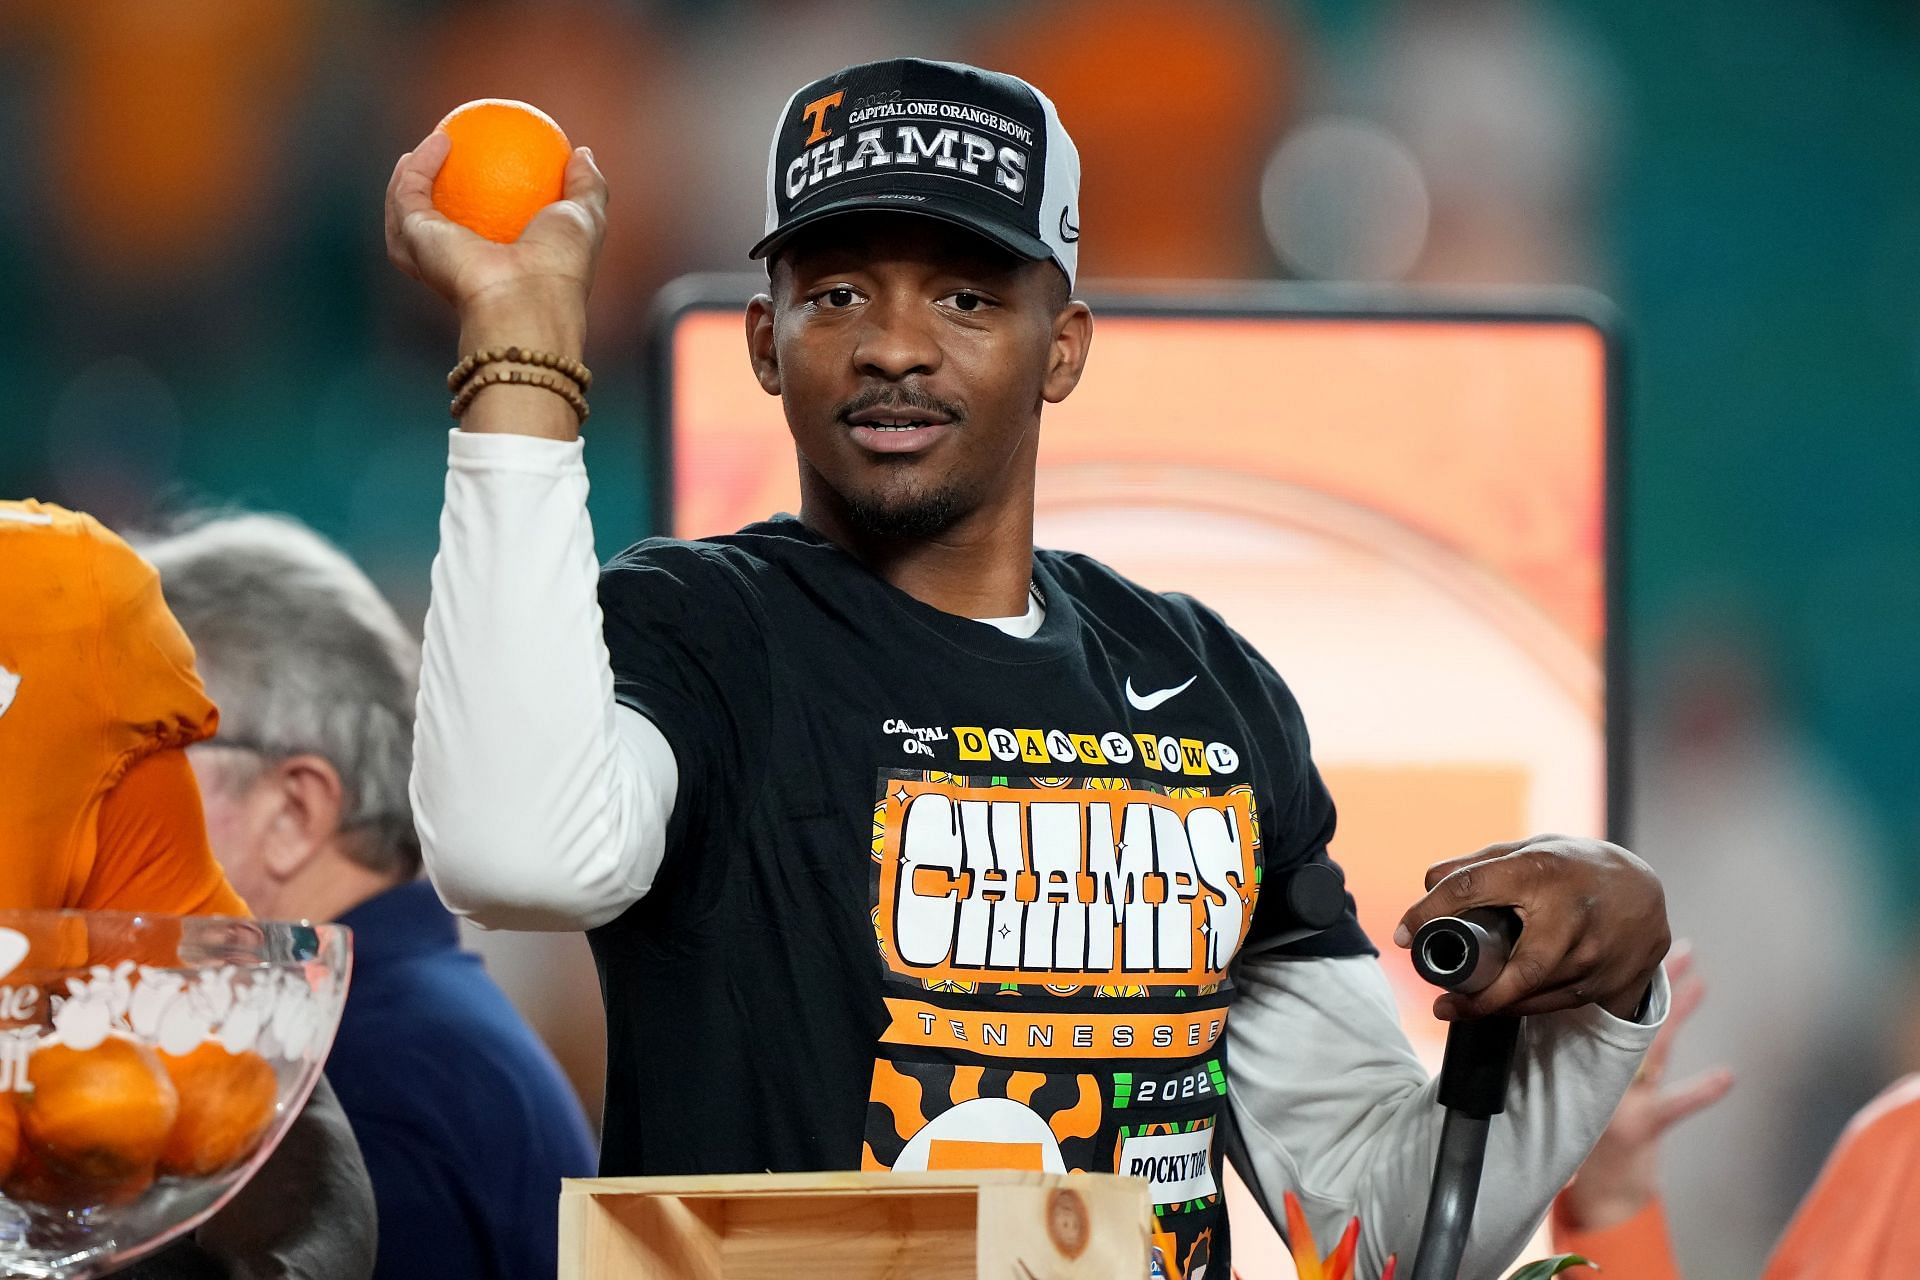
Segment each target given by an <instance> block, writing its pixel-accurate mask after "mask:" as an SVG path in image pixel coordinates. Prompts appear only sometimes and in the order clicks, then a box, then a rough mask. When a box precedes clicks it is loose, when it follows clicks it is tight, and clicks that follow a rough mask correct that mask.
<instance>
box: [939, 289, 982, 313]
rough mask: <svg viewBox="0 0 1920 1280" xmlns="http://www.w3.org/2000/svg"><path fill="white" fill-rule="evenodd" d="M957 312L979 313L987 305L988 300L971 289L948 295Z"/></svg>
mask: <svg viewBox="0 0 1920 1280" xmlns="http://www.w3.org/2000/svg"><path fill="white" fill-rule="evenodd" d="M947 300H948V301H949V302H951V303H952V304H953V309H954V310H955V311H978V310H980V309H981V308H983V307H985V306H986V305H987V300H986V299H985V298H983V297H981V296H980V295H979V294H977V293H975V292H973V291H972V290H971V289H959V290H956V291H954V292H953V293H950V294H948V295H947Z"/></svg>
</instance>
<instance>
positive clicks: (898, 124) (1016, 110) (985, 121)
mask: <svg viewBox="0 0 1920 1280" xmlns="http://www.w3.org/2000/svg"><path fill="white" fill-rule="evenodd" d="M1079 194H1080V153H1079V151H1078V150H1077V149H1076V148H1075V147H1074V145H1073V140H1072V139H1071V138H1069V137H1068V136H1067V131H1066V129H1065V128H1063V127H1062V126H1061V124H1060V116H1059V113H1058V112H1057V111H1055V110H1054V106H1053V103H1052V102H1050V101H1049V100H1048V99H1047V96H1046V95H1045V94H1043V93H1041V92H1040V91H1039V90H1038V89H1036V88H1034V87H1033V86H1032V85H1030V84H1028V83H1027V82H1026V81H1024V80H1020V79H1017V78H1015V77H1013V76H1010V75H1004V74H1001V73H1000V72H996V71H983V70H981V69H980V68H979V67H970V66H966V65H965V64H963V63H958V62H930V61H927V60H925V59H922V58H889V59H886V60H884V61H881V62H866V63H862V64H860V65H859V66H855V67H847V68H845V69H844V70H841V71H838V72H835V73H834V74H833V75H830V76H827V77H825V78H824V79H820V80H816V81H814V82H813V83H812V84H809V85H806V86H803V87H802V88H801V89H800V90H799V91H798V92H796V93H795V94H794V95H793V96H792V97H790V98H788V99H787V102H786V105H785V106H783V107H782V108H781V109H780V119H779V122H778V123H777V124H776V125H775V127H774V134H773V151H772V154H771V155H769V156H768V157H767V222H766V234H765V236H763V237H762V239H761V240H760V243H758V244H756V245H755V246H754V247H753V256H754V257H756V258H764V257H767V256H768V255H770V254H773V253H777V252H778V251H779V249H780V246H781V245H782V244H784V243H785V242H786V240H787V237H789V236H791V235H792V234H793V233H794V232H796V231H798V230H800V229H801V228H802V227H807V226H812V225H814V224H815V223H819V222H822V221H825V220H827V219H829V218H835V217H838V216H840V215H841V214H846V213H855V212H871V211H875V210H884V211H888V212H892V213H901V214H914V215H919V216H922V217H930V218H938V219H940V220H942V221H945V222H949V223H955V224H957V225H959V226H963V227H965V228H967V229H968V230H970V231H974V232H977V233H978V234H980V235H982V236H984V237H986V238H987V239H989V240H991V241H993V242H994V243H995V244H998V245H999V246H1001V247H1002V248H1003V249H1006V250H1008V251H1009V252H1011V253H1013V254H1016V255H1017V256H1019V257H1022V258H1026V259H1029V260H1035V261H1048V260H1050V261H1052V262H1053V263H1054V264H1055V265H1056V266H1058V267H1059V268H1060V270H1061V272H1062V273H1064V274H1065V275H1066V277H1067V284H1068V286H1069V287H1071V286H1072V284H1073V279H1074V271H1075V268H1076V266H1077V265H1078V261H1079V239H1080V228H1079V226H1078V225H1077V222H1076V220H1075V218H1074V216H1073V214H1074V210H1075V205H1076V204H1077V202H1078V200H1079Z"/></svg>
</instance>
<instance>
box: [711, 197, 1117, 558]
mask: <svg viewBox="0 0 1920 1280" xmlns="http://www.w3.org/2000/svg"><path fill="white" fill-rule="evenodd" d="M771 287H772V298H771V300H770V301H768V300H756V302H755V304H754V307H753V308H752V309H750V310H749V313H748V339H749V345H750V347H751V349H752V354H753V356H754V364H755V370H756V373H757V374H758V375H759V377H760V381H761V384H762V386H764V387H766V389H767V390H768V391H770V392H774V393H776V394H778V395H779V396H780V397H781V400H782V402H783V404H784V406H785V409H786V416H787V425H788V427H789V429H790V430H791V431H792V432H793V437H794V442H795V444H796V445H797V446H798V449H799V453H800V460H801V485H802V491H803V493H804V494H805V495H806V500H807V501H808V502H809V503H810V504H811V503H815V502H824V503H826V504H828V505H830V506H832V507H834V508H836V509H837V510H836V512H835V514H836V516H837V517H839V518H842V519H845V520H846V521H847V522H848V523H849V524H851V525H852V526H854V528H856V529H857V530H859V531H862V532H865V533H868V534H875V535H880V536H883V537H902V538H930V537H934V536H936V535H938V534H941V533H943V532H945V531H947V530H948V529H950V528H951V527H953V526H954V525H955V524H957V523H959V522H961V521H962V520H965V519H967V518H968V517H970V516H973V515H974V514H976V513H977V512H980V511H981V510H982V509H983V508H991V507H994V506H995V505H997V504H1006V503H1024V504H1025V505H1026V507H1027V508H1028V509H1029V510H1030V508H1031V505H1032V472H1033V460H1034V457H1035V456H1036V453H1035V451H1036V446H1037V441H1038V433H1039V425H1040V407H1041V405H1042V403H1043V402H1045V401H1048V400H1058V399H1060V398H1062V397H1064V396H1065V394H1066V393H1067V392H1068V391H1070V390H1071V389H1072V385H1073V382H1075V381H1077V379H1078V376H1079V367H1080V361H1081V360H1082V359H1083V358H1084V352H1085V340H1086V332H1087V327H1088V326H1087V324H1086V323H1085V320H1086V309H1085V308H1084V307H1082V306H1080V305H1079V304H1077V303H1075V304H1071V305H1069V304H1068V303H1067V297H1066V282H1065V279H1064V277H1062V276H1061V275H1060V273H1059V270H1058V268H1056V267H1055V266H1053V265H1052V264H1051V263H1048V262H1025V261H1022V260H1020V259H1018V258H1015V257H1014V256H1013V255H1011V254H1009V253H1007V252H1006V251H1004V250H1002V249H1000V248H998V247H996V246H994V245H993V244H991V243H990V242H988V241H986V240H984V239H982V238H980V237H979V236H977V235H974V234H973V233H971V232H969V231H966V230H963V229H961V228H959V227H954V226H950V225H948V224H946V223H944V222H940V221H938V220H935V219H932V218H927V217H919V216H913V215H903V214H886V213H881V214H849V215H847V216H844V217H839V218H832V219H828V220H827V221H826V222H823V223H821V224H820V225H819V226H818V227H815V228H811V229H809V230H807V231H803V232H802V233H800V234H799V235H796V236H795V237H794V239H793V240H792V241H790V242H789V243H788V244H787V246H786V247H785V248H783V249H782V250H781V251H780V254H779V256H778V259H777V260H776V262H775V264H774V268H773V274H772V286H771ZM1063 330H1064V331H1066V332H1065V333H1064V335H1063Z"/></svg>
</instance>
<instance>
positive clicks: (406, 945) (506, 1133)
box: [142, 514, 595, 1280]
mask: <svg viewBox="0 0 1920 1280" xmlns="http://www.w3.org/2000/svg"><path fill="white" fill-rule="evenodd" d="M142 551H143V552H144V553H145V554H146V556H147V558H148V559H149V560H151V561H152V562H153V564H154V566H155V567H156V568H157V569H159V571H160V579H161V589H162V591H163V593H164V594H165V596H166V600H167V603H168V605H169V606H171V608H172V610H173V612H174V614H175V616H177V617H178V618H179V620H180V625H181V626H182V628H184V629H185V631H186V633H187V636H188V638H189V639H191V640H192V642H193V645H194V649H195V651H196V653H197V655H198V661H199V667H200V672H201V676H202V679H203V680H204V681H205V682H206V686H207V690H208V692H209V693H210V694H212V696H213V698H214V701H215V702H216V703H217V704H218V705H219V707H220V732H219V733H218V735H216V736H215V737H214V738H212V739H210V740H209V741H207V742H204V743H200V744H198V745H197V746H196V748H195V750H194V751H192V752H191V753H190V758H191V760H192V763H193V767H194V772H195V775H196V777H197V778H198V779H199V781H200V788H201V794H202V797H203V799H204V801H205V804H206V814H207V832H208V835H209V837H210V838H211V841H212V844H213V850H214V854H215V856H216V857H217V858H218V859H219V861H220V863H221V865H222V866H223V867H224V868H225V869H226V873H227V876H228V878H229V879H230V880H231V881H232V883H233V886H234V888H235V889H236V890H238V891H239V893H240V894H241V896H242V897H244V898H245V899H246V900H247V902H248V905H249V906H251V907H252V908H253V910H254V911H255V912H257V913H258V914H260V915H262V916H269V917H277V918H303V917H304V918H311V919H325V918H331V919H338V920H340V921H341V922H342V923H344V924H347V925H348V926H350V927H351V928H352V929H353V931H354V973H353V985H352V987H351V988H350V990H349V992H348V995H347V1007H346V1012H345V1014H344V1015H343V1016H342V1018H341V1021H340V1030H339V1033H338V1035H337V1037H336V1039H335V1041H334V1046H333V1051H332V1054H331V1056H330V1057H329V1059H328V1062H327V1074H328V1077H329V1078H330V1079H331V1080H332V1082H333V1086H334V1088H335V1090H336V1091H337V1092H338V1094H339V1096H340V1101H341V1104H342V1106H343V1107H344V1108H345V1110H346V1113H347V1118H348V1120H349V1121H350V1122H351V1124H352V1126H353V1130H354V1133H355V1135H356V1136H357V1137H358V1139H359V1141H360V1146H361V1150H362V1152H363V1153H364V1154H365V1156H366V1161H367V1167H368V1170H369V1172H370V1173H371V1175H372V1178H373V1189H374V1199H375V1202H376V1204H377V1206H378V1210H379V1215H380V1220H381V1222H382V1223H383V1224H386V1226H385V1229H383V1230H382V1231H381V1232H380V1238H379V1261H378V1265H377V1268H376V1270H375V1276H376V1277H377V1278H378V1277H390V1278H395V1280H397V1278H398V1277H406V1278H407V1280H432V1278H433V1277H439V1276H445V1277H449V1278H451V1277H459V1278H460V1280H473V1278H475V1277H502V1278H503V1280H504V1278H507V1277H512V1278H514V1280H519V1278H521V1277H530V1276H552V1275H553V1274H554V1271H555V1265H556V1256H557V1250H558V1238H557V1233H558V1214H557V1211H556V1207H555V1206H556V1202H557V1197H558V1195H559V1185H560V1179H561V1178H563V1177H584V1176H587V1175H589V1174H591V1173H592V1172H593V1170H594V1165H595V1153H594V1144H593V1139H592V1136H591V1134H590V1133H589V1131H588V1129H587V1125H586V1119H585V1117H584V1115H583V1114H582V1112H581V1108H580V1103H579V1100H578V1099H577V1098H576V1097H575V1096H574V1094H573V1091H572V1089H571V1087H570V1086H569V1085H568V1084H567V1082H566V1080H565V1078H564V1077H563V1076H562V1075H561V1073H560V1069H559V1067H558V1065H557V1064H556V1063H555V1062H554V1060H553V1057H552V1055H551V1054H550V1053H549V1052H548V1051H547V1049H546V1047H545V1046H544V1045H543V1044H542V1043H541V1042H540V1040H539V1039H538V1037H536V1036H535V1035H534V1033H533V1031H532V1029H531V1028H530V1027H528V1026H527V1024H526V1022H525V1021H524V1020H523V1019H522V1018H521V1017H520V1015H519V1014H518V1013H517V1012H516V1011H515V1010H514V1009H513V1007H512V1006H511V1004H510V1003H509V1002H508V1000H507V998H506V996H505V994H504V993H502V992H501V990H500V989H499V987H498V986H496V985H495V984H494V983H493V981H492V979H490V978H489V977H488V976H487V974H486V971H485V969H484V968H483V967H482V965H481V962H480V959H479V957H477V956H475V955H473V954H472V953H470V952H467V951H463V950H462V949H461V948H460V945H459V935H458V931H457V927H456V924H455V920H454V917H453V916H452V915H451V914H450V913H448V911H447V910H446V908H445V907H444V906H442V905H441V903H440V901H439V899H438V898H437V897H436V896H435V894H434V890H433V887H432V885H430V884H429V883H427V882H426V881H424V880H421V879H419V872H420V845H419V841H418V838H417V837H416V835H415V834H414V828H413V818H412V814H411V811H410V808H409V805H408V800H407V775H408V771H409V769H410V767H411V763H412V738H413V708H414V696H415V691H416V687H417V684H418V679H419V646H418V645H417V643H416V642H415V641H414V639H413V637H412V636H411V635H410V634H409V633H408V631H407V628H406V627H405V626H404V625H403V624H402V623H401V621H400V619H399V617H398V616H397V615H396V614H395V612H394V610H393V608H392V606H391V605H389V604H388V603H387V601H386V600H385V599H383V598H382V597H381V595H380V593H379V591H378V590H377V589H376V588H375V587H374V585H373V583H372V582H371V581H369V580H368V578H367V576H366V575H365V574H364V573H362V572H361V571H360V569H359V568H358V567H357V566H355V565H354V563H353V562H352V561H351V560H349V559H348V558H347V557H346V556H345V555H344V554H342V553H341V552H340V551H339V550H338V549H337V548H335V547H334V546H332V545H331V544H330V543H328V542H327V541H326V540H325V539H323V538H321V537H320V536H319V535H318V534H316V533H314V532H313V531H312V530H310V529H308V528H306V527H305V526H304V525H301V524H299V523H298V522H296V521H294V520H291V519H287V518H285V517H281V516H271V515H254V514H249V515H228V516H218V517H214V518H210V519H200V520H198V521H196V522H194V523H191V524H188V525H186V526H184V527H182V528H181V529H180V530H178V531H177V532H174V533H172V534H170V535H168V536H166V537H163V538H159V539H157V540H153V541H149V542H146V543H145V544H144V545H143V546H142Z"/></svg>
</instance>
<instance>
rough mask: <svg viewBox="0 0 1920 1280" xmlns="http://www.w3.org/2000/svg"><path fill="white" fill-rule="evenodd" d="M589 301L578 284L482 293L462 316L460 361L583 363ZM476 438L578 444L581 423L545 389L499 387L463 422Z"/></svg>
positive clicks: (520, 284)
mask: <svg viewBox="0 0 1920 1280" xmlns="http://www.w3.org/2000/svg"><path fill="white" fill-rule="evenodd" d="M586 328H587V325H586V299H585V297H584V296H580V295H579V285H578V282H575V281H560V282H553V283H543V282H542V281H540V280H530V281H525V280H523V281H516V282H514V284H513V286H512V289H511V290H510V291H506V290H501V291H496V292H494V293H491V294H481V295H480V296H478V297H476V298H474V299H472V300H470V301H469V302H468V303H467V305H466V306H464V307H463V308H462V309H461V313H460V357H461V359H465V358H466V357H467V356H470V355H472V354H473V353H474V352H475V351H481V350H493V351H499V350H504V349H505V348H507V347H519V348H521V349H522V350H530V351H542V352H547V353H549V354H551V355H557V356H563V357H565V358H566V359H569V360H578V359H580V358H581V355H582V351H583V348H584V347H585V343H586ZM460 429H461V430H462V431H466V432H470V433H472V434H474V435H525V436H538V437H541V438H543V439H547V440H577V439H579V437H580V421H579V419H578V418H577V417H576V416H575V415H574V412H573V409H572V407H571V406H569V405H568V404H567V402H566V401H565V400H563V399H562V398H561V397H559V396H557V395H555V394H553V392H551V391H547V390H543V389H542V388H540V387H529V386H514V385H495V386H490V387H487V388H485V389H484V390H482V391H481V392H480V393H479V394H478V395H477V396H475V397H474V399H473V403H472V404H471V405H469V406H468V408H467V411H466V413H465V414H464V415H463V416H462V417H461V419H460Z"/></svg>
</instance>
